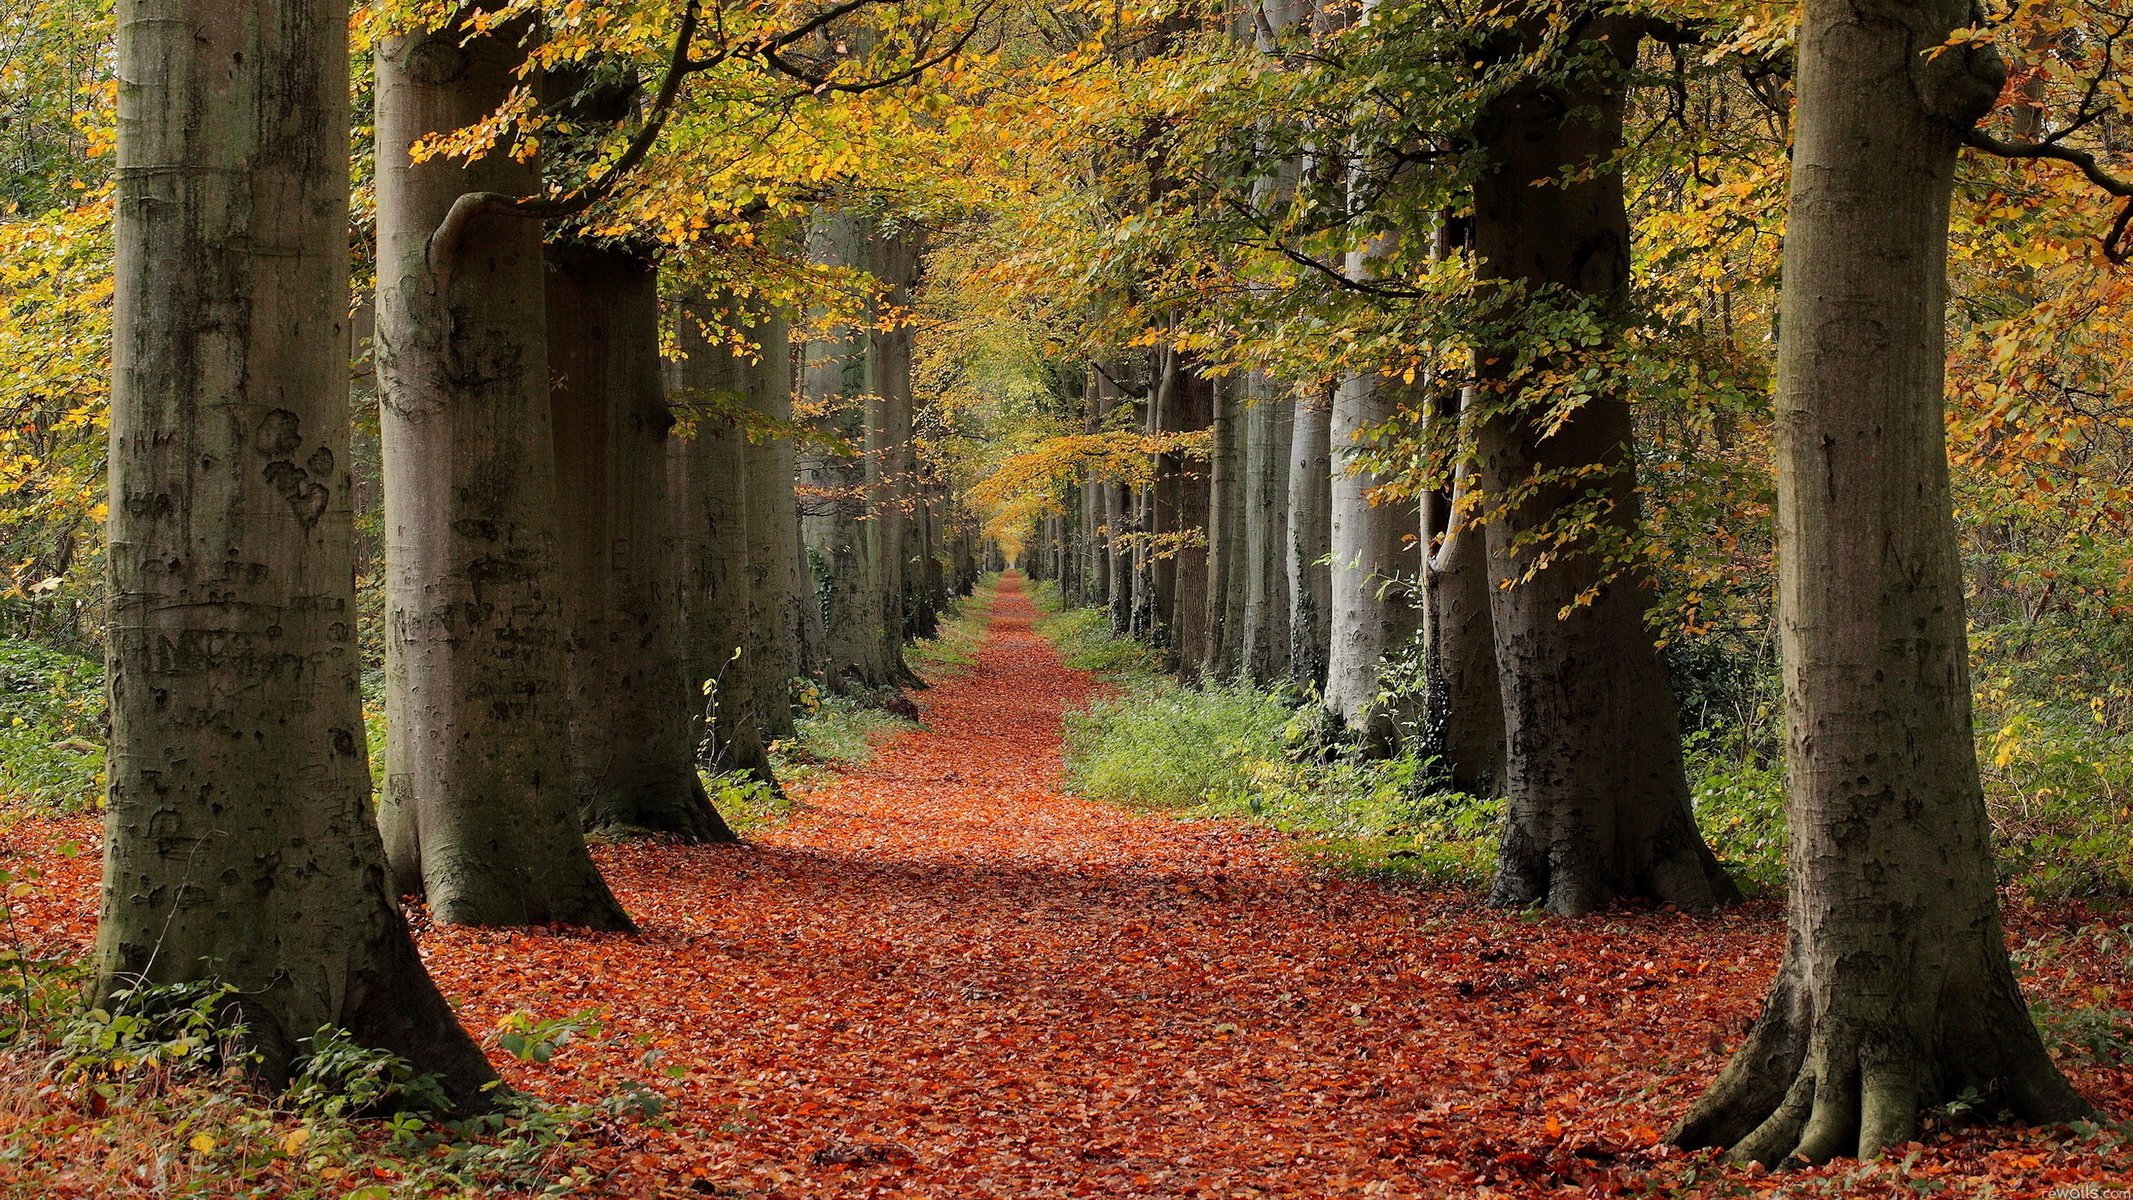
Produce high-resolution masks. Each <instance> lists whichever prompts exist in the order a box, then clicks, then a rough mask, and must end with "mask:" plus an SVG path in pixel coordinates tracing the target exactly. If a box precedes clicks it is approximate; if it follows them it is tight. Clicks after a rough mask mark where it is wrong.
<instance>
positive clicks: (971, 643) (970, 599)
mask: <svg viewBox="0 0 2133 1200" xmlns="http://www.w3.org/2000/svg"><path fill="white" fill-rule="evenodd" d="M998 595H999V583H998V580H997V579H996V578H994V577H991V576H988V577H986V578H985V579H982V580H979V581H978V586H977V588H976V590H975V591H973V592H971V594H970V595H968V596H965V597H961V598H958V599H957V600H956V601H955V602H954V603H953V604H952V605H951V606H950V607H949V609H948V611H947V612H945V613H943V614H941V623H940V632H939V634H937V635H936V636H934V637H932V638H928V639H925V640H923V641H916V642H913V643H911V644H910V645H909V646H907V647H905V649H904V659H905V661H907V662H909V663H910V664H911V667H912V669H913V670H915V671H917V672H918V673H919V676H920V677H921V678H923V679H924V680H925V681H926V682H927V683H943V682H946V681H947V680H950V679H953V678H955V677H956V676H957V675H960V674H961V673H963V672H964V671H967V670H969V669H970V668H971V667H972V666H974V665H976V663H977V661H978V650H979V648H980V647H982V646H984V644H985V631H986V629H987V628H988V627H989V626H990V625H991V624H992V604H993V599H994V597H996V596H998Z"/></svg>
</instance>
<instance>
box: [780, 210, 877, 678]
mask: <svg viewBox="0 0 2133 1200" xmlns="http://www.w3.org/2000/svg"><path fill="white" fill-rule="evenodd" d="M872 242H873V222H872V221H871V220H869V219H867V218H864V217H860V216H856V215H853V214H850V213H844V212H833V211H829V210H824V211H822V212H820V213H818V214H816V216H815V218H814V220H813V221H811V222H810V225H809V228H808V233H807V253H808V258H809V260H810V261H812V262H814V263H815V264H817V265H819V266H823V267H828V268H833V269H838V270H842V271H845V272H847V273H851V272H864V271H865V270H866V269H867V267H868V265H869V262H870V261H871V257H870V251H869V247H870V246H871V245H872ZM872 357H873V354H872V353H871V339H870V338H869V337H868V334H867V330H866V328H865V326H864V325H863V324H861V323H860V319H859V318H858V317H856V316H852V315H841V316H839V317H838V318H836V320H835V322H834V323H833V324H832V325H831V327H830V328H829V330H828V331H826V332H825V333H824V334H823V336H820V337H811V338H809V339H808V342H807V345H806V357H805V369H804V373H803V375H802V378H801V391H802V393H803V396H804V398H805V400H806V402H807V405H808V407H809V410H810V413H809V416H810V420H811V422H812V424H813V426H814V430H815V432H816V434H817V435H818V437H817V439H816V440H815V441H814V442H813V443H812V444H810V445H809V447H808V449H807V450H806V452H805V453H804V454H803V455H802V457H801V460H800V482H801V485H802V522H801V531H802V534H803V536H804V537H805V539H806V542H807V548H808V552H809V554H810V555H811V556H812V557H813V559H814V562H815V576H816V585H817V588H818V589H819V595H820V602H821V605H822V625H823V642H822V655H823V658H822V661H821V662H820V663H819V664H817V666H819V668H820V669H821V671H822V674H823V677H824V678H825V679H827V680H828V681H829V683H830V686H831V687H833V688H836V689H838V690H840V691H854V690H856V691H861V692H871V691H878V690H880V689H883V688H888V687H893V686H895V685H897V684H898V683H899V682H900V678H901V677H900V675H899V673H898V667H899V666H900V658H901V656H900V655H898V656H895V657H893V658H892V656H891V655H890V654H889V653H888V649H889V647H888V644H887V641H888V639H887V638H886V637H884V635H883V632H882V628H881V621H882V614H883V613H886V612H887V611H888V608H889V603H888V598H887V597H888V591H889V589H888V587H887V586H886V579H885V576H886V573H887V568H886V566H885V564H883V563H882V562H881V560H880V558H879V554H880V552H881V550H882V549H883V545H884V543H883V541H882V539H881V538H879V537H878V536H876V532H875V526H876V524H877V523H878V522H879V520H880V514H879V513H877V512H875V511H874V508H875V504H874V497H873V495H872V493H871V492H870V490H869V488H868V480H869V477H870V475H874V474H875V470H876V469H875V468H872V467H870V466H869V465H868V457H869V456H868V453H867V451H868V446H869V438H868V427H869V423H870V414H871V412H872V411H873V410H875V409H876V408H878V405H876V404H874V403H872V402H870V399H869V386H870V383H871V381H872V378H873V371H872V369H871V367H870V365H869V360H870V359H871V358H872Z"/></svg>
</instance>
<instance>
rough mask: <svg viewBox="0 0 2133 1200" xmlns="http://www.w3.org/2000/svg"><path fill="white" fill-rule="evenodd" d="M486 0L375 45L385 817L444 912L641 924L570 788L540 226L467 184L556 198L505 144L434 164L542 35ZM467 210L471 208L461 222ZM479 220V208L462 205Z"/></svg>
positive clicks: (421, 889) (413, 887)
mask: <svg viewBox="0 0 2133 1200" xmlns="http://www.w3.org/2000/svg"><path fill="white" fill-rule="evenodd" d="M478 11H479V10H470V11H469V12H466V13H462V14H460V15H459V16H458V17H456V18H455V19H454V20H453V21H451V22H449V23H448V24H446V25H445V26H444V27H442V28H440V29H435V30H425V31H418V32H412V33H401V34H397V35H395V36H393V37H391V38H388V39H387V40H385V41H384V42H382V43H381V44H380V46H379V48H378V54H377V112H378V135H377V140H378V167H377V192H378V326H377V365H378V385H379V412H380V425H381V429H382V438H383V445H384V457H385V552H386V573H387V585H386V587H387V597H386V626H387V629H386V675H387V689H388V690H387V729H388V735H389V736H388V738H387V742H386V768H385V769H386V780H385V794H384V800H383V803H382V805H381V806H380V809H379V823H380V825H381V826H382V828H383V829H384V832H385V844H386V850H387V852H388V854H389V855H390V856H391V859H392V864H393V872H394V878H395V881H396V883H397V884H398V886H399V887H400V888H401V889H402V890H403V891H406V892H410V893H420V894H422V895H424V896H425V897H426V898H427V899H428V900H429V903H430V908H431V911H432V912H433V913H435V914H436V916H437V919H438V920H440V921H445V922H449V923H454V924H476V925H517V924H528V923H533V922H540V921H563V922H568V923H572V924H579V925H586V926H589V927H593V928H602V929H621V928H627V927H628V926H629V920H628V918H627V917H625V916H624V915H623V913H622V910H621V907H620V906H619V905H617V904H616V903H615V899H614V897H613V896H612V895H611V894H610V893H609V892H608V889H607V885H606V883H605V882H604V881H603V880H601V878H600V874H599V871H598V869H597V868H596V867H595V866H594V865H593V862H592V858H591V856H590V855H589V854H588V853H587V852H586V848H585V840H584V837H583V835H582V834H581V833H580V832H579V828H578V821H577V814H576V812H575V811H574V805H573V801H572V796H571V772H570V765H569V758H568V743H567V741H566V739H564V738H562V737H559V736H557V731H558V730H561V729H563V728H564V727H565V725H566V722H567V720H568V717H567V713H566V705H565V686H564V682H563V679H564V669H563V659H562V654H563V628H564V620H565V612H564V607H565V603H566V593H565V589H564V587H563V584H562V581H561V577H560V576H559V574H558V565H557V561H556V537H557V494H556V486H555V452H554V444H553V440H552V434H551V423H550V416H549V396H548V384H549V378H548V375H549V372H548V354H547V335H546V324H545V311H544V298H545V293H546V289H545V287H544V284H543V278H542V257H541V236H542V227H541V223H540V222H539V221H536V220H530V219H527V218H526V217H524V216H522V215H519V214H517V213H513V212H508V211H499V210H496V209H493V208H475V209H473V210H471V211H469V210H466V209H460V208H458V203H459V201H460V199H461V197H463V196H468V195H473V194H478V193H488V194H497V195H503V196H519V195H532V194H537V193H538V191H539V184H540V170H539V166H538V163H537V161H535V160H533V159H532V158H527V159H523V160H522V159H520V158H519V157H516V156H514V155H513V154H512V153H511V152H510V150H509V149H508V148H505V147H492V148H490V149H489V150H487V151H485V152H483V153H481V154H480V156H479V157H477V158H475V159H474V160H473V161H470V162H458V161H454V160H452V159H450V158H445V157H432V158H429V159H427V160H426V161H423V162H420V163H418V162H415V161H413V159H412V158H411V157H410V154H409V151H410V149H411V148H412V147H413V146H414V145H415V143H416V141H417V140H418V139H420V138H423V137H426V136H429V135H431V134H435V133H438V132H440V131H451V130H456V129H461V128H464V127H467V126H471V125H474V124H476V123H477V122H480V121H483V120H485V119H486V118H488V117H489V115H490V114H491V113H493V112H494V111H495V110H496V109H497V108H498V107H499V106H500V105H502V104H503V103H504V102H505V101H506V100H507V98H508V97H510V95H511V93H512V89H513V87H514V86H515V84H516V82H517V75H516V70H517V67H518V66H519V64H520V63H521V61H522V60H523V59H524V56H525V51H524V48H523V47H524V39H525V38H526V37H527V36H528V30H527V28H526V27H525V25H524V24H523V22H520V21H511V22H505V23H502V24H498V25H495V26H493V27H491V28H488V29H486V30H485V31H482V32H479V33H475V32H473V30H474V29H475V26H472V25H469V24H468V21H469V20H471V19H472V18H473V17H474V16H475V15H476V13H477V12H478ZM448 218H450V220H448ZM462 218H463V219H462Z"/></svg>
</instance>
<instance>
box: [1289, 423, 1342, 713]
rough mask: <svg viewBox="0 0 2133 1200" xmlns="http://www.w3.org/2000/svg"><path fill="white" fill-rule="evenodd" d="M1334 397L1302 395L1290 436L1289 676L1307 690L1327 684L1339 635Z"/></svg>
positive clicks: (1316, 689) (1316, 688)
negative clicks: (1335, 612) (1336, 632)
mask: <svg viewBox="0 0 2133 1200" xmlns="http://www.w3.org/2000/svg"><path fill="white" fill-rule="evenodd" d="M1332 421H1333V397H1332V395H1331V394H1330V393H1328V392H1326V391H1323V390H1321V389H1317V388H1313V389H1309V390H1305V391H1299V392H1298V393H1297V394H1296V408H1295V416H1294V417H1293V419H1292V422H1291V427H1290V437H1289V512H1288V518H1287V524H1288V545H1287V548H1288V553H1287V554H1286V555H1285V556H1284V564H1283V565H1284V569H1285V574H1286V575H1287V578H1288V585H1289V677H1290V678H1291V679H1293V680H1295V682H1296V684H1297V685H1298V686H1299V687H1302V688H1304V689H1305V690H1306V691H1318V690H1320V689H1322V688H1323V687H1324V686H1325V683H1326V663H1327V660H1328V659H1329V658H1330V656H1331V654H1332V634H1333V567H1332V564H1331V562H1330V561H1329V560H1330V558H1331V556H1332V553H1333V441H1332V436H1333V433H1332V431H1333V426H1332Z"/></svg>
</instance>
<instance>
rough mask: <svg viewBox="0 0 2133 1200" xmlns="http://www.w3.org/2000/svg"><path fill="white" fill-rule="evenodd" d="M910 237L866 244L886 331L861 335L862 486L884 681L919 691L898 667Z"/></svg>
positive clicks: (907, 450)
mask: <svg viewBox="0 0 2133 1200" xmlns="http://www.w3.org/2000/svg"><path fill="white" fill-rule="evenodd" d="M919 261H920V260H919V246H918V242H917V239H916V237H915V235H913V234H910V233H907V232H902V231H892V230H888V229H884V228H881V227H879V226H877V227H876V229H875V236H874V237H873V239H872V240H871V242H870V243H869V245H868V262H869V269H870V270H871V271H872V272H873V274H874V277H875V278H876V279H879V280H880V281H881V284H882V287H883V292H882V296H881V309H882V311H881V313H880V316H881V318H882V320H883V322H884V323H885V324H886V325H887V326H888V327H887V328H880V327H877V328H875V329H872V330H870V331H868V333H867V356H866V358H867V392H868V400H867V455H866V482H867V488H866V490H867V499H868V504H869V506H870V514H869V515H870V518H871V519H870V520H868V522H867V533H868V536H869V538H871V540H872V542H871V548H870V550H869V555H870V557H871V559H872V560H873V563H874V573H875V586H876V590H877V591H878V592H879V593H880V596H881V619H880V621H879V622H878V623H877V628H876V629H875V630H874V635H875V636H876V637H877V638H879V639H880V641H881V648H880V654H881V659H882V661H883V662H884V663H886V664H888V672H889V679H890V681H891V682H892V683H894V684H895V685H896V686H898V687H924V686H925V681H924V680H922V679H920V678H919V677H918V676H917V675H916V674H915V673H913V672H912V670H911V668H910V666H909V665H907V664H906V663H905V662H904V629H905V626H906V624H907V623H908V618H907V616H906V614H905V611H904V606H905V596H906V591H905V588H906V583H907V580H908V578H909V576H908V571H909V567H908V564H907V560H908V559H909V558H910V556H911V554H912V549H913V547H912V537H911V526H912V520H911V498H912V495H913V492H912V488H911V479H912V474H911V472H912V463H913V459H912V453H911V326H910V323H909V319H908V318H909V315H910V308H911V289H912V287H913V286H915V285H916V284H917V282H918V269H919Z"/></svg>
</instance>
